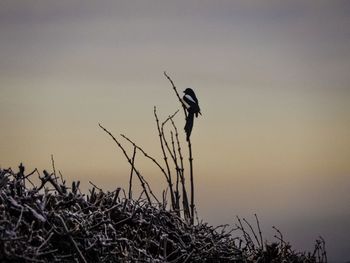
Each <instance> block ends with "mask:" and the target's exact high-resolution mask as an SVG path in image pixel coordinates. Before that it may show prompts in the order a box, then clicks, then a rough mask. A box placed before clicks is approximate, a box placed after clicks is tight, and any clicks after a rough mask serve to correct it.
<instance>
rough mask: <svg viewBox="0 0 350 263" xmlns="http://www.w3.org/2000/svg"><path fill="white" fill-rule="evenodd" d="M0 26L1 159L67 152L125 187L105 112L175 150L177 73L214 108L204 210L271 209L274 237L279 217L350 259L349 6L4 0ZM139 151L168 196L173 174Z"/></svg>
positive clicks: (290, 234)
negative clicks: (161, 136) (172, 127)
mask: <svg viewBox="0 0 350 263" xmlns="http://www.w3.org/2000/svg"><path fill="white" fill-rule="evenodd" d="M0 33H1V40H0V122H1V129H0V130H1V132H0V167H2V168H7V167H12V168H16V167H17V166H18V164H19V163H20V162H23V163H24V165H25V166H26V168H27V170H28V171H30V170H32V169H34V168H38V169H39V170H43V169H49V170H50V169H51V154H53V155H54V158H55V165H56V168H57V169H59V170H60V171H61V172H62V173H63V174H64V176H65V177H66V178H67V179H68V180H81V181H82V187H83V189H88V188H89V187H90V185H89V183H88V181H89V180H91V181H93V182H94V183H95V184H96V185H99V186H100V187H103V188H104V189H106V190H114V189H115V188H116V187H118V186H121V187H123V188H126V189H127V187H128V179H129V173H130V167H129V166H128V163H127V162H126V160H125V159H124V156H123V155H122V153H121V152H120V151H119V150H118V148H116V146H115V145H114V144H113V142H112V141H111V139H110V138H109V137H108V136H107V135H106V134H105V133H104V132H103V131H102V130H101V129H100V128H99V127H98V123H101V124H102V125H104V126H105V127H106V128H108V129H109V130H110V131H111V132H112V133H113V134H115V135H116V136H118V135H119V134H120V133H124V134H126V135H128V136H129V137H130V138H132V139H133V140H135V141H136V142H137V143H138V144H139V145H140V146H142V147H143V148H144V149H145V150H147V152H149V154H152V155H153V156H155V157H156V158H158V159H160V160H161V150H160V147H159V141H158V137H157V132H156V126H155V121H154V116H153V106H157V110H158V114H159V117H160V118H161V119H165V118H166V117H167V116H168V115H169V114H172V113H173V112H175V111H176V110H177V109H179V107H180V106H179V103H178V101H177V99H176V97H175V96H174V93H173V90H172V88H171V86H170V84H169V82H168V81H167V79H166V78H165V77H164V75H163V71H167V73H168V74H169V75H170V76H171V77H172V79H173V80H174V82H175V84H176V86H177V87H178V89H179V91H182V90H184V89H185V88H187V87H191V88H193V89H194V90H195V92H196V94H197V97H198V99H199V103H200V107H201V111H202V116H200V117H199V118H198V119H196V120H195V125H194V130H193V132H192V144H193V153H194V169H195V185H196V203H197V210H198V213H199V217H200V218H201V219H203V220H205V221H207V222H209V223H211V224H214V225H218V224H224V223H229V224H231V223H233V222H234V219H235V216H236V215H239V216H242V217H246V218H248V219H250V220H253V219H254V213H257V214H258V215H259V218H260V223H261V224H262V225H263V230H264V232H265V233H266V237H267V238H270V237H271V238H273V237H272V236H273V234H274V233H273V230H272V229H271V226H272V225H275V226H277V227H278V228H279V229H280V230H281V231H282V232H283V233H284V236H285V238H286V240H288V241H290V242H291V244H292V245H293V246H294V247H295V248H296V249H299V250H304V249H312V247H313V241H314V240H315V239H316V238H317V237H318V236H320V235H321V236H322V237H324V238H325V239H326V242H327V243H326V246H327V251H328V254H329V258H330V260H331V262H332V261H333V262H345V261H346V260H350V223H349V222H350V221H349V220H348V219H349V216H350V207H349V200H350V191H349V189H350V162H349V157H350V103H349V101H350V74H349V69H350V2H349V1H345V0H344V1H338V0H335V1H325V0H318V1H301V0H293V1H292V0H286V1H274V0H264V1H260V0H259V1H258V0H256V1H254V0H244V1H243V0H238V1H228V0H227V1H224V0H218V1H207V0H202V1H194V0H189V1H188V0H187V1H183V0H181V1H160V0H159V1H158V0H151V1H135V0H128V1H108V0H101V1H75V0H73V1H72V0H69V1H68V0H61V1H50V0H49V1H48V0H36V1H33V0H28V1H20V0H2V1H0ZM181 114H182V113H181ZM181 114H178V116H177V117H176V118H175V120H176V123H177V125H178V127H179V130H180V131H182V127H183V125H184V118H183V116H182V115H181ZM182 136H183V137H182V139H184V135H183V134H182ZM122 142H123V144H124V145H125V147H126V149H127V150H128V151H129V152H130V151H132V148H130V146H129V145H128V144H127V142H125V141H122ZM136 161H137V167H138V169H139V170H141V171H142V172H143V174H144V176H145V178H147V180H148V181H149V183H150V184H151V185H152V187H153V188H154V189H155V192H157V193H158V194H160V193H161V191H162V189H164V187H165V183H164V180H163V177H162V175H161V173H160V172H159V171H158V170H157V168H156V167H154V165H153V164H152V163H149V162H148V160H145V159H144V158H142V156H141V155H137V158H136Z"/></svg>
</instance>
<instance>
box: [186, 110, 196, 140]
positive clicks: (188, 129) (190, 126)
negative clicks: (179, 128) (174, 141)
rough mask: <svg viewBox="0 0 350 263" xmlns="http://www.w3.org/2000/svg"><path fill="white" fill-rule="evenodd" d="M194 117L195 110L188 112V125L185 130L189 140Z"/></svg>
mask: <svg viewBox="0 0 350 263" xmlns="http://www.w3.org/2000/svg"><path fill="white" fill-rule="evenodd" d="M193 119H194V112H191V111H190V112H188V115H187V119H186V125H185V132H186V140H187V141H188V140H189V139H190V136H191V132H192V128H193Z"/></svg>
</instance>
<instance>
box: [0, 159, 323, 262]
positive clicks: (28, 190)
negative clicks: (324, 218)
mask: <svg viewBox="0 0 350 263" xmlns="http://www.w3.org/2000/svg"><path fill="white" fill-rule="evenodd" d="M33 176H39V178H40V184H39V185H37V186H36V185H34V184H33V183H32V181H33V178H32V177H33ZM123 193H124V192H123V191H121V190H120V189H119V188H118V189H116V190H115V191H113V192H104V191H103V190H102V189H99V188H98V187H96V186H95V187H93V188H92V189H91V190H90V191H89V195H84V194H82V193H81V192H80V190H79V182H73V183H72V185H71V187H67V185H66V183H65V181H64V180H63V178H62V177H60V178H58V177H56V173H52V174H50V173H48V172H46V171H44V172H43V175H41V174H39V172H38V171H37V170H34V171H33V172H32V173H29V174H26V173H25V169H24V167H23V166H22V165H20V166H19V171H18V172H14V171H12V170H11V169H0V262H326V255H325V250H324V242H323V241H322V240H320V241H317V242H316V246H315V251H314V252H312V253H307V254H306V253H296V252H294V251H293V250H292V249H291V247H290V246H289V244H288V243H286V242H285V241H284V240H283V238H282V235H281V234H280V232H279V231H278V230H277V234H278V236H277V239H276V240H277V242H275V243H269V244H267V243H266V242H263V238H262V236H261V232H260V227H259V221H258V220H257V224H256V225H257V227H256V230H255V229H254V227H253V226H252V225H251V224H249V222H248V221H246V220H245V219H243V220H241V219H240V218H238V219H237V220H238V222H237V225H236V227H235V228H233V229H231V230H230V231H226V230H225V229H226V228H225V227H216V228H215V227H212V226H210V225H208V224H206V223H203V222H197V223H196V224H190V223H188V222H187V221H185V220H184V219H182V218H181V217H179V216H178V215H177V214H176V213H174V212H171V211H168V210H167V209H166V208H165V205H162V204H160V203H156V204H152V203H150V202H149V201H148V200H147V199H144V198H142V195H141V196H140V198H139V199H138V200H132V199H128V198H127V197H126V195H125V194H123ZM248 230H249V231H248Z"/></svg>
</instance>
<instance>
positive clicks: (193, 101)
mask: <svg viewBox="0 0 350 263" xmlns="http://www.w3.org/2000/svg"><path fill="white" fill-rule="evenodd" d="M183 93H185V95H184V96H183V100H184V101H185V102H186V104H187V105H188V107H187V112H188V114H187V118H186V125H185V132H186V140H187V141H189V139H190V136H191V132H192V128H193V120H194V115H196V118H197V117H198V114H200V115H202V113H201V110H200V108H199V104H198V99H197V97H196V94H195V93H194V91H193V89H191V88H187V89H185V90H184V92H183Z"/></svg>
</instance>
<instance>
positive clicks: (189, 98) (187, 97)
mask: <svg viewBox="0 0 350 263" xmlns="http://www.w3.org/2000/svg"><path fill="white" fill-rule="evenodd" d="M185 98H186V99H188V100H190V101H192V102H193V103H197V102H196V101H195V100H194V99H193V98H192V97H191V96H190V95H188V94H186V95H185Z"/></svg>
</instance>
